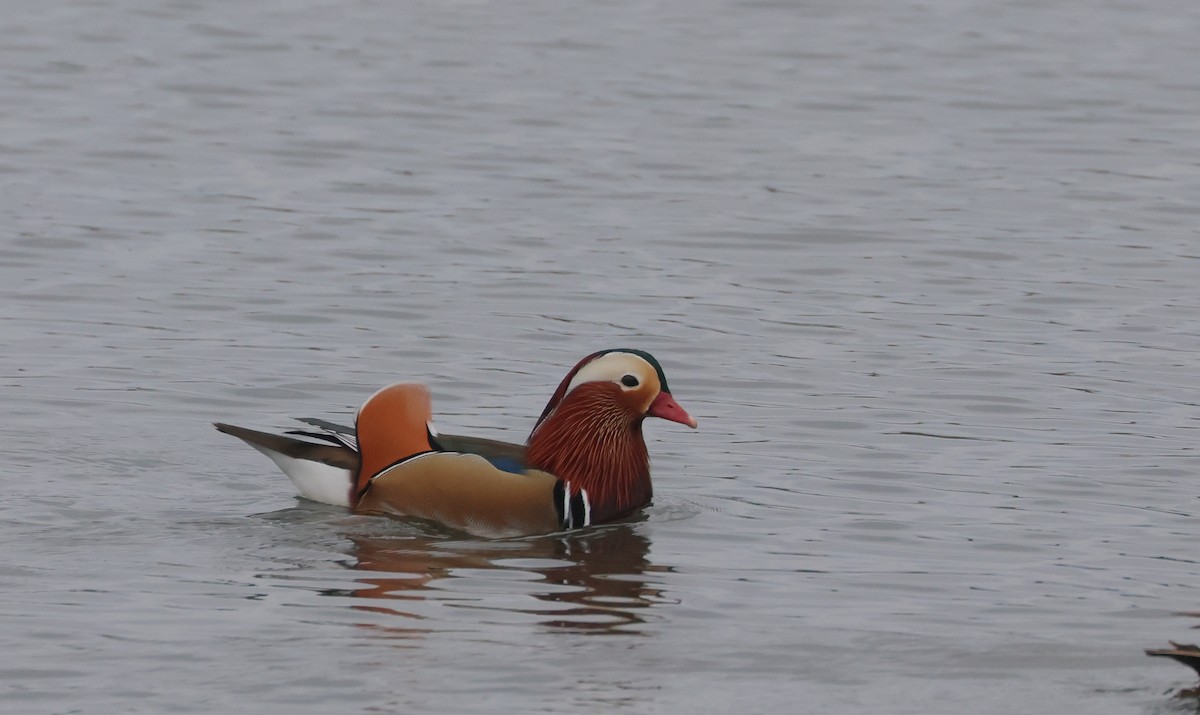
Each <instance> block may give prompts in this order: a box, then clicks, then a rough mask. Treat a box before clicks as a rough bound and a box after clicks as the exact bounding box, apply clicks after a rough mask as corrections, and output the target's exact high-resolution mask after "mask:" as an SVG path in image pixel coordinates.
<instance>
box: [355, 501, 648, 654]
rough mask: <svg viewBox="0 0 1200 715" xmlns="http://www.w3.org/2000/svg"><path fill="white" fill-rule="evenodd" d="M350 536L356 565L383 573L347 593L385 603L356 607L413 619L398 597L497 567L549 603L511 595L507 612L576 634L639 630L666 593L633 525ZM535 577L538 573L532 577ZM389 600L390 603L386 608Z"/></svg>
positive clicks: (420, 595)
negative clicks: (503, 533) (497, 533)
mask: <svg viewBox="0 0 1200 715" xmlns="http://www.w3.org/2000/svg"><path fill="white" fill-rule="evenodd" d="M349 538H350V539H351V540H352V541H353V542H354V551H353V556H354V557H355V558H356V563H354V564H353V568H354V569H355V570H357V571H366V572H378V573H379V574H380V575H378V576H367V575H364V576H363V577H360V578H358V579H357V580H358V582H359V583H360V584H362V587H361V588H358V589H355V590H353V591H352V592H351V593H350V594H349V595H351V596H353V597H355V598H363V599H372V600H376V601H380V603H378V604H372V605H366V604H364V605H362V606H357V608H360V609H361V610H366V611H373V612H379V613H389V614H393V615H397V616H404V617H408V618H419V616H417V615H416V614H413V613H409V612H407V611H406V610H405V609H403V607H401V606H400V604H398V603H396V601H406V600H407V601H412V600H421V599H424V598H427V597H428V596H430V595H432V593H433V592H434V590H435V587H434V586H433V585H432V584H435V583H436V593H437V594H438V595H439V596H441V595H444V594H446V593H447V591H451V592H452V591H453V589H454V585H455V584H454V583H453V581H452V580H453V579H456V578H462V577H464V576H465V575H470V576H473V577H479V576H482V577H483V578H485V579H486V578H487V576H488V572H496V576H497V577H500V578H503V577H504V576H507V575H510V574H511V575H521V576H524V577H526V578H518V579H517V580H515V581H514V580H511V579H510V580H506V581H505V583H507V584H510V585H512V587H513V588H516V589H518V590H519V591H520V593H523V594H527V595H528V596H531V597H533V598H534V599H536V600H537V601H540V602H542V603H544V604H545V607H538V606H537V605H534V606H533V607H531V608H519V609H514V608H511V601H510V600H504V603H505V604H506V606H505V607H504V610H509V611H512V612H519V613H522V614H529V615H534V616H536V617H538V619H539V621H540V622H541V623H543V624H544V625H548V626H552V627H556V628H565V629H571V630H574V631H578V632H584V633H630V632H636V631H637V626H638V625H639V624H641V623H644V621H645V617H646V615H647V609H649V608H650V607H651V606H654V605H656V604H659V603H663V602H665V599H664V597H663V594H662V592H661V591H660V590H659V589H658V588H657V587H656V586H655V585H653V584H652V583H648V581H649V577H648V575H650V574H654V573H663V572H668V571H670V568H669V567H666V566H659V565H655V564H652V563H650V561H649V560H648V558H647V554H648V553H649V550H650V542H649V540H647V539H646V537H644V536H642V535H641V534H639V533H638V531H637V527H636V525H632V524H618V525H610V526H605V527H600V528H596V529H590V530H586V531H583V532H576V533H570V534H559V535H551V536H542V537H534V538H526V539H512V540H451V539H447V538H446V537H444V536H443V537H428V536H412V537H404V538H397V537H374V536H354V535H351V536H349ZM481 572H482V573H481ZM503 572H508V573H503ZM382 574H387V575H382ZM530 574H532V575H534V576H535V578H528V576H529V575H530ZM537 576H540V578H536V577H537ZM447 580H450V581H447ZM386 601H390V602H391V603H389V604H388V605H384V603H383V602H386ZM473 607H482V608H487V607H489V606H488V605H487V604H486V598H485V599H482V605H478V600H477V605H475V606H473ZM495 607H496V608H500V606H495ZM402 630H408V629H402Z"/></svg>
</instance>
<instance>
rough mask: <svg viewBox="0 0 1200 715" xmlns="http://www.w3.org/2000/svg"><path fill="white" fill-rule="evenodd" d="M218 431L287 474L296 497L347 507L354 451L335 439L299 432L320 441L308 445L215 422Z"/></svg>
mask: <svg viewBox="0 0 1200 715" xmlns="http://www.w3.org/2000/svg"><path fill="white" fill-rule="evenodd" d="M213 426H214V427H216V428H217V430H218V431H221V432H224V433H225V434H229V435H233V436H234V437H237V438H238V439H240V440H242V441H243V442H245V443H246V444H248V445H250V446H251V447H253V448H255V449H257V450H258V451H260V452H262V453H263V454H265V455H267V456H268V457H270V458H271V461H273V462H275V464H276V465H277V466H278V467H279V468H280V469H281V470H283V473H284V474H286V475H288V478H289V479H291V480H292V483H293V484H295V485H296V489H298V490H299V491H300V495H301V496H303V497H305V498H307V499H312V500H313V501H319V502H322V503H324V504H333V505H335V506H347V507H348V506H350V489H351V487H352V486H353V484H354V477H355V475H356V474H357V473H358V465H359V456H358V452H356V451H354V450H353V449H351V448H350V447H349V446H347V445H345V444H344V443H343V442H341V441H339V440H337V439H331V438H329V437H325V436H322V435H319V434H315V433H307V432H301V433H298V434H301V435H303V436H306V437H312V438H315V439H320V440H322V441H320V442H310V441H306V440H302V439H296V438H295V437H289V436H286V435H278V434H270V433H269V432H259V431H258V430H252V429H246V428H245V427H238V426H236V425H230V424H224V423H221V422H217V423H214V424H213Z"/></svg>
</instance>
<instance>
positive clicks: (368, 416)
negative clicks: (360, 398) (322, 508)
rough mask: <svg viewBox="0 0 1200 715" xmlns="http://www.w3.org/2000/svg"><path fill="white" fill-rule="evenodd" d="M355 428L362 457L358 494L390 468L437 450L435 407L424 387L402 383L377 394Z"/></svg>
mask: <svg viewBox="0 0 1200 715" xmlns="http://www.w3.org/2000/svg"><path fill="white" fill-rule="evenodd" d="M354 427H355V432H356V433H357V434H358V449H359V453H360V454H361V456H362V464H361V466H360V467H359V471H358V475H357V479H356V480H355V483H356V487H357V490H358V493H359V494H361V493H362V492H363V491H364V490H366V488H367V485H368V484H369V483H370V481H371V479H372V478H373V477H375V475H377V474H379V473H380V472H382V471H383V470H385V469H387V468H388V467H390V466H392V465H394V464H396V463H398V462H401V461H403V460H405V459H407V458H409V457H412V456H415V455H418V454H422V453H424V452H431V451H434V450H435V449H437V447H436V446H435V444H434V434H435V432H434V431H433V403H432V401H431V399H430V397H429V389H428V388H426V387H425V386H424V385H418V384H413V383H400V384H396V385H391V386H389V387H385V388H383V389H382V390H380V391H379V392H376V393H375V394H374V395H371V397H369V398H368V399H367V401H366V402H364V403H363V406H362V407H360V408H359V410H358V416H357V418H356V420H355V425H354Z"/></svg>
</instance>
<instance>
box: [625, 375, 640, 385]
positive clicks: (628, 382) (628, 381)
mask: <svg viewBox="0 0 1200 715" xmlns="http://www.w3.org/2000/svg"><path fill="white" fill-rule="evenodd" d="M621 384H622V385H624V386H625V387H637V386H638V379H637V378H636V377H634V376H633V375H626V376H625V377H622V378H621Z"/></svg>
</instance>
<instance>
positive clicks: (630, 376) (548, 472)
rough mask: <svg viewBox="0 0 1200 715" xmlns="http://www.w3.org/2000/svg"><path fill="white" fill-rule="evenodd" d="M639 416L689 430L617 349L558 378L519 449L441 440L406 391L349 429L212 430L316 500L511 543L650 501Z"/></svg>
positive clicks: (654, 383) (630, 356) (668, 400)
mask: <svg viewBox="0 0 1200 715" xmlns="http://www.w3.org/2000/svg"><path fill="white" fill-rule="evenodd" d="M648 416H650V417H661V418H662V419H665V420H670V421H671V422H679V423H681V424H685V425H687V426H688V427H691V428H693V429H694V428H695V427H696V420H695V418H693V417H692V416H691V415H689V414H688V413H687V411H685V410H684V409H683V408H682V407H680V406H679V405H678V404H677V403H676V402H675V399H674V398H673V397H671V392H670V390H668V388H667V378H666V376H665V375H664V374H663V370H662V367H661V366H660V365H659V364H658V361H657V360H655V359H654V357H653V356H652V355H650V353H647V352H645V351H642V350H628V349H617V350H603V351H601V352H598V353H593V354H591V355H588V356H587V357H585V358H584V359H583V360H580V361H579V363H578V364H576V365H575V367H574V368H572V370H571V371H570V372H569V373H567V376H566V377H564V378H563V380H562V382H561V383H560V384H559V386H558V389H557V390H555V391H554V395H553V396H552V397H551V398H550V401H549V402H548V403H547V404H546V408H545V409H544V410H542V415H541V417H539V418H538V421H537V423H536V424H535V425H534V427H533V431H532V432H531V433H530V435H529V439H528V440H527V442H526V444H525V445H524V446H521V445H517V444H509V443H506V442H498V441H495V440H489V439H479V438H474V437H461V436H454V435H439V434H438V433H437V431H436V430H435V429H434V428H433V422H432V408H431V402H430V397H429V390H428V389H426V388H425V387H424V386H423V385H415V384H397V385H392V386H390V387H385V388H383V389H382V390H380V391H379V392H376V393H375V394H374V395H372V396H371V397H370V398H368V399H367V401H366V402H365V403H363V406H362V407H360V408H359V410H358V414H357V416H356V417H355V425H354V429H353V430H351V429H349V428H346V427H339V426H337V425H334V424H331V423H328V422H325V421H323V420H304V421H305V422H307V423H309V424H311V425H314V426H317V427H320V428H322V431H300V430H297V431H292V432H288V433H287V435H296V436H287V435H275V434H268V433H266V432H258V431H255V430H250V429H246V428H244V427H236V426H234V425H228V424H222V423H217V424H216V425H215V426H216V428H217V429H218V430H220V431H221V432H224V433H226V434H231V435H233V436H235V437H239V438H241V439H242V440H244V441H245V442H246V443H248V444H249V445H250V446H251V447H254V448H255V449H257V450H258V451H260V452H262V453H263V454H265V455H267V456H268V457H270V458H271V459H272V460H273V461H274V462H275V464H276V465H278V466H279V468H280V469H282V470H283V471H284V473H285V474H287V475H288V477H290V478H291V480H292V482H293V483H294V484H295V485H296V487H297V488H298V489H299V490H300V493H301V494H302V495H303V496H305V497H308V498H309V499H312V500H314V501H319V502H324V503H326V504H333V505H337V506H347V507H350V508H351V510H352V511H354V512H355V513H361V514H393V515H397V516H411V517H419V518H424V519H430V520H433V521H437V522H440V523H442V524H444V525H446V526H450V527H452V528H457V529H461V530H463V531H467V532H469V533H472V534H476V535H483V536H515V535H522V534H537V533H548V532H553V531H559V530H562V529H572V528H580V527H584V526H590V525H592V524H600V523H603V522H606V521H612V520H613V519H617V518H620V517H622V516H625V515H627V514H629V513H631V512H633V511H635V510H637V509H640V508H641V507H643V506H645V505H646V504H648V503H650V497H651V494H652V490H651V486H650V457H649V453H648V452H647V451H646V442H645V440H644V439H643V438H642V420H644V419H645V418H646V417H648ZM297 437H304V438H307V439H298V438H297Z"/></svg>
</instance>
